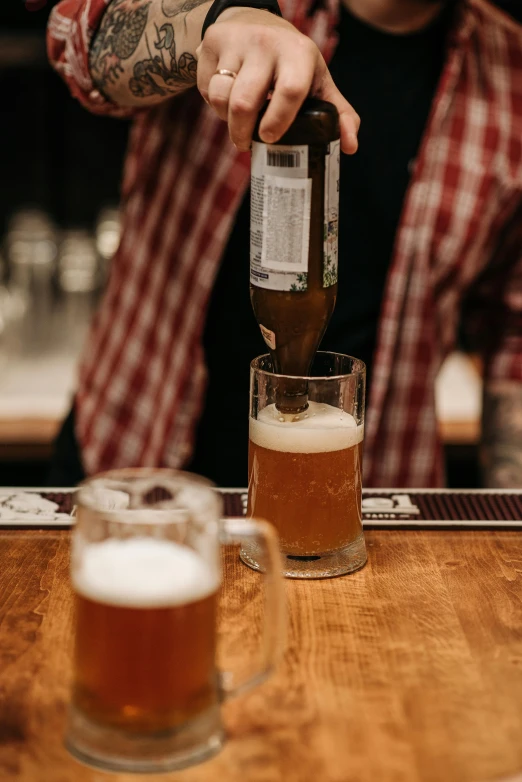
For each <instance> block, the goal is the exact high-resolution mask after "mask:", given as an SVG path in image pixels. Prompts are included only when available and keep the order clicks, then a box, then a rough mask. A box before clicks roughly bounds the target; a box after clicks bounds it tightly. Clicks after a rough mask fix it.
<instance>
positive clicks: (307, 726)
mask: <svg viewBox="0 0 522 782" xmlns="http://www.w3.org/2000/svg"><path fill="white" fill-rule="evenodd" d="M367 542H368V546H369V557H370V558H369V564H368V566H367V567H366V568H365V569H364V570H362V571H360V572H359V573H357V574H355V575H353V576H348V577H345V578H339V579H333V580H330V581H317V582H308V583H305V582H291V581H287V582H286V592H287V598H288V607H289V639H288V649H287V652H286V655H285V659H284V663H283V664H282V666H281V668H280V670H279V672H278V674H277V675H276V676H275V677H274V678H273V679H272V680H271V681H270V682H269V683H267V684H265V685H263V686H262V687H260V688H258V689H257V690H255V691H254V692H252V693H251V694H249V695H245V696H242V697H241V698H238V699H237V700H236V701H231V702H230V703H228V704H226V705H225V706H224V716H225V722H226V725H227V729H228V734H229V741H228V743H227V745H226V747H225V749H224V750H223V752H222V753H221V754H220V755H219V756H217V757H216V758H215V759H213V760H211V761H209V762H207V763H205V764H202V765H200V766H197V767H194V768H191V769H187V770H186V771H184V772H179V773H176V774H169V775H165V776H163V777H160V779H165V780H172V782H279V781H280V780H281V782H283V780H284V782H370V781H371V782H376V781H377V780H379V782H421V781H422V782H486V780H491V781H493V780H501V779H503V778H508V779H509V778H510V777H516V776H517V775H518V774H520V773H521V771H522V740H521V736H522V536H521V535H520V533H516V532H483V531H480V532H477V531H475V532H468V531H466V532H451V531H444V532H429V531H419V532H417V531H415V532H411V531H410V532H401V531H372V532H368V533H367ZM68 556H69V533H68V532H56V531H52V532H51V531H46V532H7V531H4V532H1V533H0V699H1V702H0V779H1V780H2V782H4V781H5V782H7V781H8V780H9V781H10V780H21V781H22V782H103V781H104V780H107V782H109V781H110V780H117V781H118V782H131V780H139V779H143V780H144V779H152V777H136V776H131V775H122V774H120V775H107V774H103V773H101V772H99V771H94V770H91V769H88V768H86V767H83V766H80V765H78V764H77V763H76V762H75V761H74V760H72V759H71V758H69V756H68V755H67V753H66V752H65V751H64V750H63V748H62V732H63V723H64V715H65V703H66V700H67V696H68V686H69V680H70V648H71V632H72V618H73V601H72V594H71V590H70V587H69V584H68ZM260 581H261V577H260V576H258V575H257V574H255V573H253V572H251V571H249V570H247V569H246V568H245V567H244V566H243V565H241V564H240V563H239V562H238V561H237V557H236V556H235V553H233V552H229V553H228V555H227V558H226V568H225V586H224V603H223V617H222V620H223V628H222V638H223V641H224V650H223V653H222V658H223V660H224V662H225V663H226V664H227V665H228V664H230V665H233V666H234V667H235V668H241V667H245V665H247V664H248V661H249V655H250V653H252V654H255V648H256V644H257V642H258V629H257V624H256V620H258V619H259V614H260V613H261V610H262V609H261V601H260V599H259V588H260Z"/></svg>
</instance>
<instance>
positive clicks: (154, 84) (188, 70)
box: [90, 0, 205, 98]
mask: <svg viewBox="0 0 522 782" xmlns="http://www.w3.org/2000/svg"><path fill="white" fill-rule="evenodd" d="M203 2H205V0H184V2H183V1H181V2H180V0H162V2H161V8H162V12H163V16H164V17H168V18H173V17H177V16H181V17H182V19H181V21H182V23H183V24H184V25H186V16H187V14H189V13H190V11H192V10H193V9H194V8H196V7H197V6H199V5H201V3H203ZM151 5H152V0H112V1H111V2H110V4H109V6H108V8H107V10H106V12H105V14H104V16H103V18H102V22H101V25H100V29H99V30H98V32H97V34H96V35H95V37H94V41H93V43H92V46H91V52H90V68H91V73H92V76H93V79H94V81H95V83H96V86H97V87H98V88H99V89H100V90H101V91H102V92H103V93H105V94H107V93H110V91H111V90H110V88H111V86H114V85H115V84H116V83H117V82H119V81H120V80H122V78H125V74H126V73H127V79H128V81H127V86H128V88H129V90H130V92H131V93H132V95H134V96H135V97H136V98H147V97H148V96H152V95H158V96H161V97H168V96H169V95H174V94H176V93H177V92H179V91H180V90H182V89H185V88H186V86H187V85H192V84H195V82H196V73H197V62H196V59H195V57H194V56H193V55H192V54H191V53H190V52H182V53H181V54H180V55H179V56H178V55H177V51H176V41H175V29H174V26H173V25H172V24H170V23H166V24H163V25H161V26H160V27H158V25H156V24H153V23H152V20H149V11H150V8H151ZM152 31H154V33H155V35H154V33H153V32H152ZM151 37H153V38H154V40H152V42H151V40H150V38H151ZM140 44H144V47H143V46H142V49H143V48H146V51H147V53H148V56H146V57H144V58H143V59H140V60H138V61H137V62H134V63H133V64H132V63H129V64H128V65H127V69H126V68H125V61H127V60H130V59H131V58H132V57H133V56H134V55H135V54H136V52H137V50H138V47H139V46H140ZM138 56H139V55H138ZM130 68H132V73H131V72H130V70H129V69H130Z"/></svg>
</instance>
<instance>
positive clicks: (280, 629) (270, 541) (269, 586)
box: [220, 518, 286, 699]
mask: <svg viewBox="0 0 522 782" xmlns="http://www.w3.org/2000/svg"><path fill="white" fill-rule="evenodd" d="M245 539H250V540H254V541H255V542H256V543H257V544H258V545H259V544H261V545H262V546H263V549H264V557H263V559H264V564H265V567H264V571H263V572H264V583H265V606H266V610H265V619H264V629H263V637H262V646H261V660H260V664H259V667H258V669H257V670H256V671H254V673H252V674H251V675H249V676H247V677H246V678H241V679H238V677H237V676H236V675H235V674H234V673H232V672H231V671H222V672H221V693H222V695H223V697H224V698H225V699H227V698H233V697H235V696H236V695H240V694H241V693H242V692H246V691H247V690H250V689H252V688H253V687H257V685H258V684H262V682H264V681H265V680H266V679H267V678H268V677H269V676H270V675H271V674H272V673H273V671H274V669H275V668H276V666H277V664H278V662H279V660H280V659H281V657H282V655H283V651H284V646H285V637H286V605H285V591H284V586H283V576H282V570H283V567H282V562H281V554H280V552H279V539H278V537H277V534H276V532H275V530H274V528H273V527H272V525H271V524H269V523H268V522H266V521H258V520H256V519H240V518H237V519H235V518H227V519H223V520H222V522H221V534H220V542H221V545H224V546H226V545H234V544H241V543H243V542H244V541H245ZM245 567H246V565H245Z"/></svg>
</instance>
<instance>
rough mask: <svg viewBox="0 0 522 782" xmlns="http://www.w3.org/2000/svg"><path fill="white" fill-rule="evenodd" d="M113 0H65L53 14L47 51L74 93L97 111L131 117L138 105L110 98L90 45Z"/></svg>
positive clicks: (84, 103) (87, 105)
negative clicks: (97, 81) (100, 84)
mask: <svg viewBox="0 0 522 782" xmlns="http://www.w3.org/2000/svg"><path fill="white" fill-rule="evenodd" d="M109 2H110V0H61V2H60V3H58V5H56V6H55V7H54V8H53V10H52V12H51V15H50V17H49V23H48V26H47V53H48V56H49V60H50V62H51V65H52V66H53V67H54V68H55V70H56V71H57V72H58V73H59V74H60V76H62V78H63V79H64V81H65V83H66V84H67V86H68V87H69V90H70V91H71V94H72V95H73V96H74V97H75V98H77V99H78V100H79V101H80V103H82V104H83V105H84V106H85V107H86V108H87V109H89V111H91V112H93V113H94V114H105V115H110V116H113V117H131V116H132V115H133V114H134V113H135V112H136V111H137V110H138V109H133V108H129V107H125V108H122V107H119V106H116V105H115V104H114V103H111V102H110V101H108V100H107V99H106V98H105V97H104V96H103V95H102V94H101V93H100V91H99V90H98V89H96V86H95V85H94V83H93V80H92V78H91V74H90V71H89V48H90V45H91V41H92V38H93V36H94V34H95V32H96V30H97V29H98V27H99V25H100V22H101V18H102V16H103V14H104V13H105V10H106V8H107V6H108V4H109Z"/></svg>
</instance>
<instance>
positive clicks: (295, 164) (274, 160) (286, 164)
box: [266, 149, 301, 168]
mask: <svg viewBox="0 0 522 782" xmlns="http://www.w3.org/2000/svg"><path fill="white" fill-rule="evenodd" d="M266 160H267V165H268V166H276V167H277V168H301V153H300V152H297V151H296V152H281V151H280V150H274V149H267V158H266Z"/></svg>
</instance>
